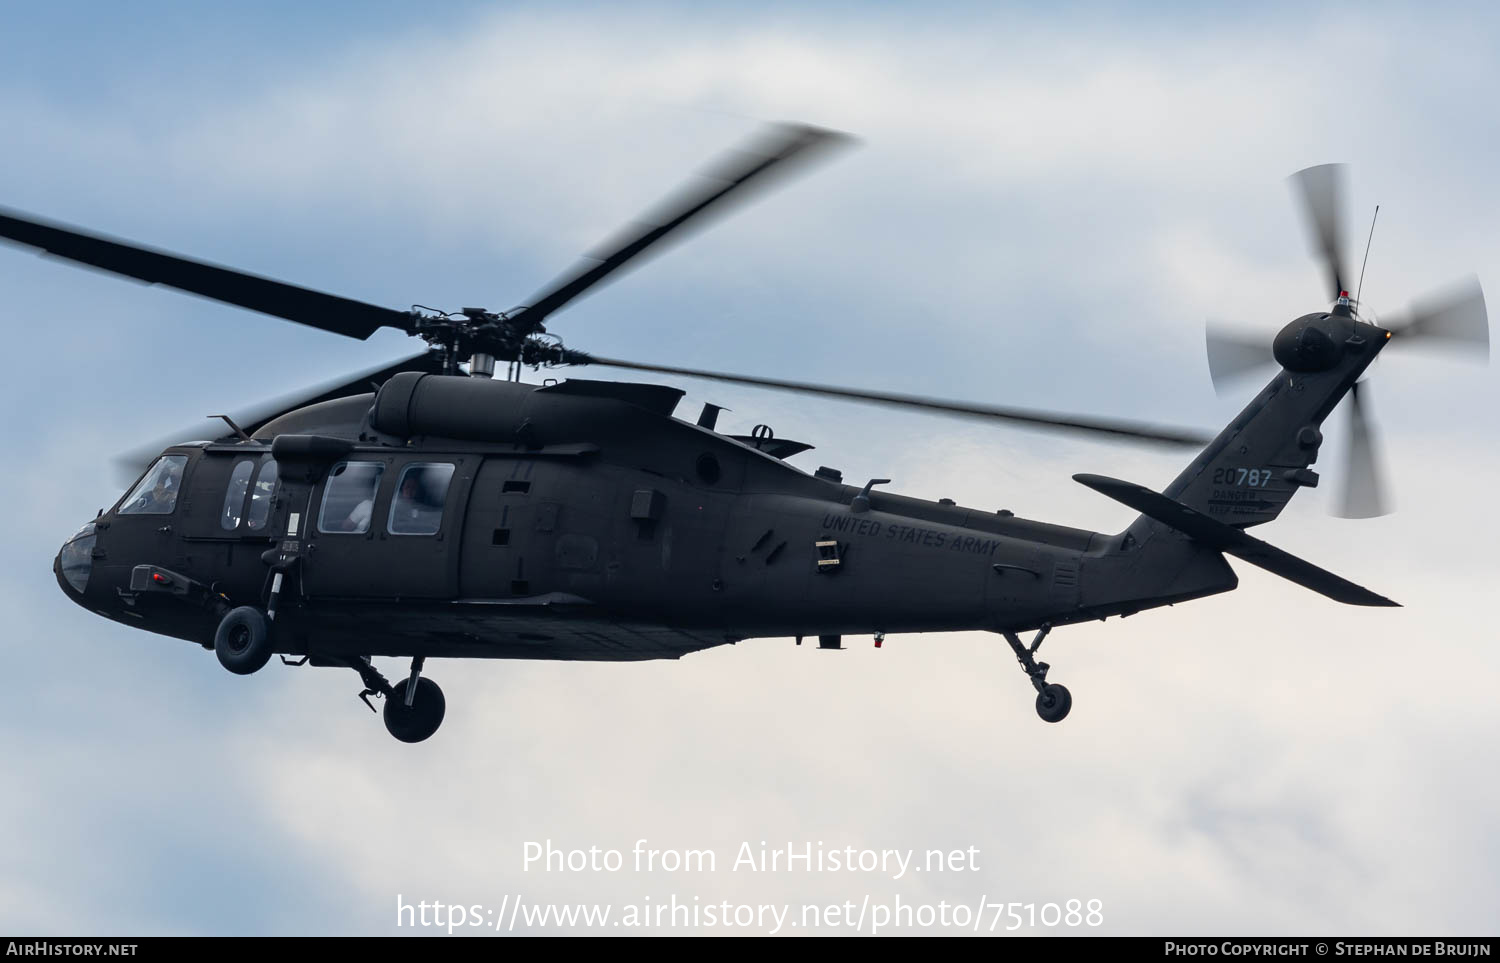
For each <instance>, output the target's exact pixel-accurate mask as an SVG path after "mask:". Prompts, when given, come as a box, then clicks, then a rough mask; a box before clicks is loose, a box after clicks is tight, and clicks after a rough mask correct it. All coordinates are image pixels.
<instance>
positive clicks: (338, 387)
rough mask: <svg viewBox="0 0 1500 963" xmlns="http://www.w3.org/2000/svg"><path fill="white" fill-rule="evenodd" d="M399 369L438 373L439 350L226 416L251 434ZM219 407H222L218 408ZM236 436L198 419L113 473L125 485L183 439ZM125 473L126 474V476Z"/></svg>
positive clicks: (125, 458)
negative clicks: (289, 414)
mask: <svg viewBox="0 0 1500 963" xmlns="http://www.w3.org/2000/svg"><path fill="white" fill-rule="evenodd" d="M402 371H425V372H427V373H429V374H441V373H442V371H443V358H442V354H441V353H440V352H429V351H424V352H422V353H421V354H414V355H411V356H410V357H406V358H402V359H401V360H400V361H396V362H393V363H391V364H387V365H381V366H380V367H378V368H370V369H369V370H367V371H361V372H359V373H358V374H354V375H345V376H344V377H342V378H339V379H338V380H336V381H328V382H324V383H323V384H320V385H314V386H312V387H309V388H305V389H303V390H302V391H295V392H292V393H290V394H285V395H281V396H279V397H277V398H273V399H271V400H269V401H263V402H260V403H258V404H254V405H251V406H249V407H247V408H244V409H241V410H240V411H237V412H234V413H232V414H231V415H230V417H231V418H233V419H234V423H235V424H237V425H239V426H240V427H241V428H243V429H244V430H245V433H246V434H249V435H253V434H255V433H256V432H257V431H259V430H260V429H261V428H264V427H265V426H266V425H268V424H270V423H271V422H272V421H274V420H276V419H277V418H279V417H281V416H282V415H284V414H286V413H287V412H289V411H295V410H297V409H298V408H305V407H307V406H308V405H315V404H319V403H321V402H324V401H335V400H337V399H339V398H348V397H350V396H352V395H362V394H365V393H366V392H369V391H374V390H375V389H376V388H377V387H379V386H380V385H382V384H384V383H385V382H386V381H388V380H389V379H390V378H391V376H392V375H395V374H398V373H400V372H402ZM219 410H223V409H219ZM237 437H239V436H238V435H236V434H235V433H234V431H232V430H231V429H230V428H229V426H228V425H226V424H224V422H222V421H220V420H218V419H217V418H214V419H212V420H209V421H202V422H199V423H198V425H197V426H196V427H192V428H184V429H182V430H181V431H177V432H173V433H172V434H171V435H168V436H166V437H164V438H161V439H159V440H158V441H156V442H154V443H151V444H147V445H141V446H140V447H138V448H134V449H132V450H131V451H128V452H126V453H124V454H122V455H119V456H118V457H116V458H115V460H114V464H115V469H116V472H117V474H118V475H119V476H120V477H121V478H122V479H123V480H122V481H121V484H129V483H130V481H132V480H134V479H135V478H136V477H138V476H139V475H140V473H141V472H143V471H145V470H146V466H147V465H149V464H151V462H152V461H153V460H155V458H156V456H157V455H159V454H161V453H162V450H163V449H165V448H167V447H169V446H171V445H176V444H181V443H182V442H184V441H220V442H231V441H234V440H235V439H236V438H237ZM127 476H128V477H127Z"/></svg>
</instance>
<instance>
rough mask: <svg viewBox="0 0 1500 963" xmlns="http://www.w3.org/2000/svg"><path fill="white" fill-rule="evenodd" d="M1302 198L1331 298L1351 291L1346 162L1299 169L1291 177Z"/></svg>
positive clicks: (1329, 297)
mask: <svg viewBox="0 0 1500 963" xmlns="http://www.w3.org/2000/svg"><path fill="white" fill-rule="evenodd" d="M1291 180H1292V183H1293V184H1295V185H1296V187H1297V190H1298V191H1299V192H1300V194H1301V197H1302V211H1303V214H1304V215H1305V216H1306V217H1307V226H1308V229H1309V230H1310V231H1311V232H1312V235H1313V243H1314V246H1315V247H1316V249H1317V252H1318V254H1319V256H1321V257H1322V259H1323V267H1324V270H1325V271H1327V273H1328V283H1329V286H1330V293H1329V295H1328V300H1330V301H1332V300H1334V299H1336V298H1337V297H1338V296H1339V292H1341V291H1347V290H1349V288H1348V275H1347V274H1345V273H1344V263H1345V262H1344V232H1343V228H1342V225H1343V222H1344V201H1343V194H1344V165H1343V164H1320V165H1318V166H1317V167H1308V168H1305V169H1303V170H1300V171H1298V172H1297V173H1295V174H1293V175H1292V177H1291Z"/></svg>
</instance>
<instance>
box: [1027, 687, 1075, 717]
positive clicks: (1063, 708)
mask: <svg viewBox="0 0 1500 963" xmlns="http://www.w3.org/2000/svg"><path fill="white" fill-rule="evenodd" d="M1071 708H1073V693H1071V692H1069V691H1068V687H1067V686H1065V685H1058V684H1056V683H1053V684H1051V685H1045V686H1042V691H1040V692H1038V693H1037V694H1036V714H1037V715H1039V716H1041V717H1042V721H1043V722H1062V721H1063V720H1064V719H1066V718H1067V717H1068V710H1069V709H1071Z"/></svg>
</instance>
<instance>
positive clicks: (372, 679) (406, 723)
mask: <svg viewBox="0 0 1500 963" xmlns="http://www.w3.org/2000/svg"><path fill="white" fill-rule="evenodd" d="M425 661H427V660H426V659H425V658H424V657H422V656H418V657H417V658H414V659H412V660H411V675H410V676H409V677H407V678H405V679H402V680H401V681H400V682H397V683H396V684H395V685H391V683H390V682H389V680H387V679H386V677H385V676H383V675H381V674H380V670H379V669H377V668H375V666H373V665H371V664H370V660H369V659H368V658H366V657H364V656H360V657H359V658H358V659H355V660H353V661H352V662H350V663H349V667H350V668H351V669H353V670H354V671H355V672H358V673H359V677H360V679H361V680H363V681H364V684H365V690H364V691H363V692H361V693H360V694H359V697H360V699H361V700H363V701H364V704H365V705H367V706H369V707H370V711H371V712H374V711H375V704H374V703H373V702H371V701H370V696H373V695H379V696H384V697H385V712H384V713H383V715H384V716H385V728H386V731H387V732H389V733H390V734H391V735H393V736H395V737H396V738H397V739H400V740H401V741H402V742H421V741H422V740H423V739H426V738H428V737H429V736H431V735H432V734H433V733H434V732H437V730H438V726H440V725H442V724H443V714H444V712H445V711H446V710H447V702H446V701H445V700H444V699H443V690H442V689H440V688H438V684H437V683H436V682H433V681H432V680H431V679H424V678H422V664H423V663H424V662H425Z"/></svg>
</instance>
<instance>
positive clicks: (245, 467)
mask: <svg viewBox="0 0 1500 963" xmlns="http://www.w3.org/2000/svg"><path fill="white" fill-rule="evenodd" d="M254 471H255V462H253V461H251V460H250V459H248V458H246V459H245V460H244V461H241V462H240V463H239V464H238V465H235V466H234V471H232V472H230V473H229V489H228V490H227V491H225V492H224V511H223V512H221V513H220V514H219V525H220V526H222V527H223V528H224V530H225V531H227V532H232V531H234V530H235V529H236V528H239V527H240V512H242V511H243V510H244V508H245V492H247V491H248V490H249V489H250V475H251V474H252V473H254Z"/></svg>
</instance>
